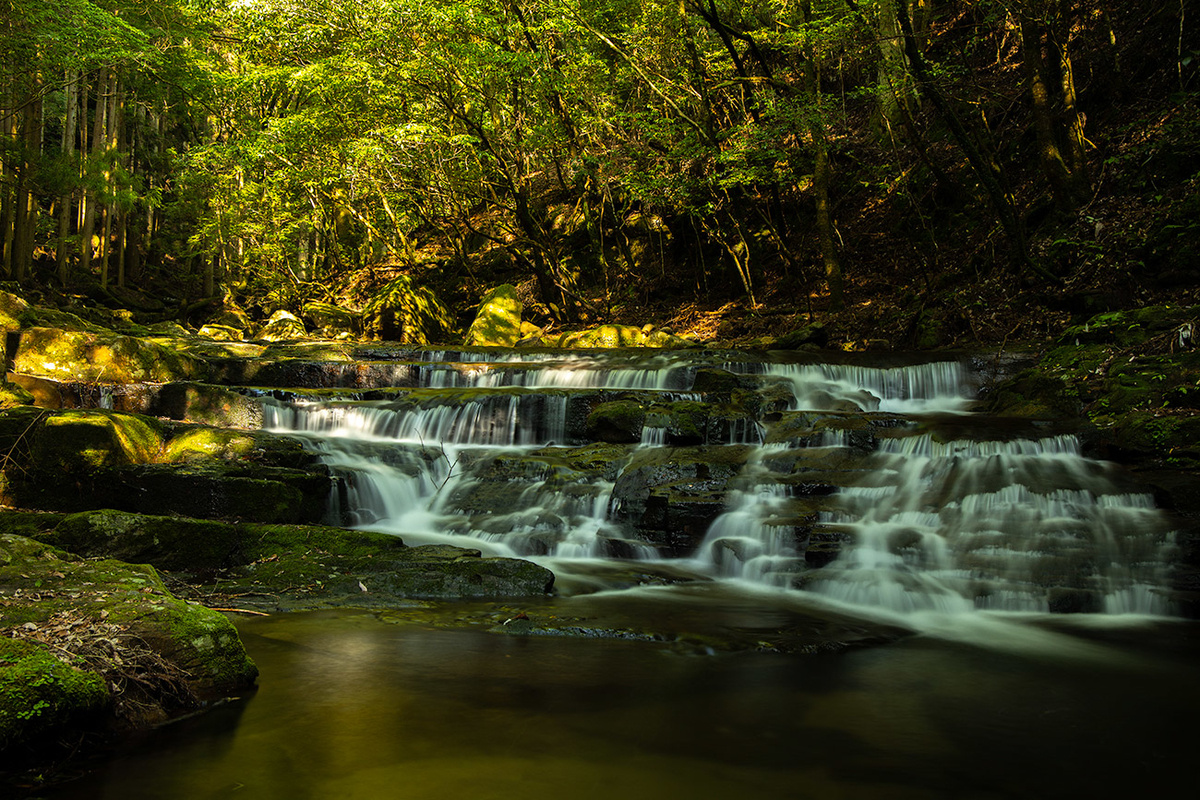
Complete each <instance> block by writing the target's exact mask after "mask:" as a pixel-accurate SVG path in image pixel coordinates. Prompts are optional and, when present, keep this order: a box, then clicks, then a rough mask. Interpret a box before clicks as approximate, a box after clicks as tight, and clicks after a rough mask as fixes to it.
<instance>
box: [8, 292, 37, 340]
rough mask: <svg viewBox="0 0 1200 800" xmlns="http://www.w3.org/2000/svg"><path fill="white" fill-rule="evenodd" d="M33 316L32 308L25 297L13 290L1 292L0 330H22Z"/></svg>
mask: <svg viewBox="0 0 1200 800" xmlns="http://www.w3.org/2000/svg"><path fill="white" fill-rule="evenodd" d="M31 317H32V310H31V309H30V307H29V303H27V302H25V300H24V298H21V297H18V296H17V295H15V294H12V293H11V292H0V330H6V331H16V330H20V329H21V328H22V327H24V324H25V323H26V322H29V321H30V319H31Z"/></svg>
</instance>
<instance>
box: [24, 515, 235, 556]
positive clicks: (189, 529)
mask: <svg viewBox="0 0 1200 800" xmlns="http://www.w3.org/2000/svg"><path fill="white" fill-rule="evenodd" d="M39 538H40V539H41V540H42V541H45V542H48V543H50V544H52V545H54V546H56V547H60V548H62V549H64V550H69V551H70V552H72V553H77V554H79V555H82V556H87V557H98V556H106V557H109V558H117V559H120V560H122V561H131V562H137V563H150V564H153V565H154V566H156V567H158V568H160V569H168V570H188V571H191V570H206V569H220V568H222V567H226V566H229V565H230V564H232V563H235V562H236V561H237V560H238V559H239V558H240V554H241V552H242V549H243V548H242V543H243V538H244V534H243V533H242V531H241V530H239V529H238V528H236V527H234V526H231V525H227V524H224V523H220V522H210V521H206V520H197V519H186V518H178V517H161V516H152V515H145V514H130V513H128V512H124V511H112V510H101V511H85V512H82V513H79V514H72V515H70V516H68V517H66V518H64V519H62V521H61V522H60V523H59V524H58V526H57V527H56V528H55V529H54V530H53V532H51V533H46V534H42V535H41V536H39Z"/></svg>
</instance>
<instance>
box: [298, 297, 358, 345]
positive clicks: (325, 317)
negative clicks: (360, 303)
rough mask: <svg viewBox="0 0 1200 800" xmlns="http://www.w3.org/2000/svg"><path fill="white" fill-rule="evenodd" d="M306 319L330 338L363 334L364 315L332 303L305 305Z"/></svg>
mask: <svg viewBox="0 0 1200 800" xmlns="http://www.w3.org/2000/svg"><path fill="white" fill-rule="evenodd" d="M304 318H305V319H307V320H309V321H310V322H312V324H313V327H315V328H316V329H317V330H318V331H320V332H321V333H322V334H324V335H325V336H327V337H329V338H333V337H336V336H339V335H343V334H347V335H350V336H358V335H359V334H360V333H362V314H360V313H359V312H357V311H353V310H351V309H348V308H343V307H341V306H335V305H333V304H332V303H318V302H311V303H305V304H304Z"/></svg>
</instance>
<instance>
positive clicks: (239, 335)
mask: <svg viewBox="0 0 1200 800" xmlns="http://www.w3.org/2000/svg"><path fill="white" fill-rule="evenodd" d="M196 335H198V336H204V337H206V338H208V339H213V340H215V341H218V342H240V341H241V340H242V339H244V338H246V332H245V329H242V328H233V327H230V326H229V325H213V324H209V325H205V326H203V327H202V328H200V330H199V331H197V332H196Z"/></svg>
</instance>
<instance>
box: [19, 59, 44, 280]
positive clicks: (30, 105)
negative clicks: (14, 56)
mask: <svg viewBox="0 0 1200 800" xmlns="http://www.w3.org/2000/svg"><path fill="white" fill-rule="evenodd" d="M40 89H41V77H40V76H34V77H33V79H32V82H31V86H30V95H31V96H30V97H29V98H28V99H27V100H26V101H25V103H24V109H23V111H22V114H21V116H22V118H23V122H22V127H21V144H22V147H21V153H22V154H21V163H20V167H19V172H18V175H17V197H16V209H15V211H16V213H15V221H16V226H15V227H16V230H15V232H14V234H13V241H14V244H13V264H12V273H11V274H12V277H13V279H14V280H16V281H22V280H24V279H25V272H26V269H27V268H29V267H31V266H32V264H33V245H34V228H35V226H36V223H37V198H36V197H35V196H34V192H33V188H34V180H35V177H36V172H37V167H38V162H39V160H40V158H41V149H42V100H41V91H40Z"/></svg>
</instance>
